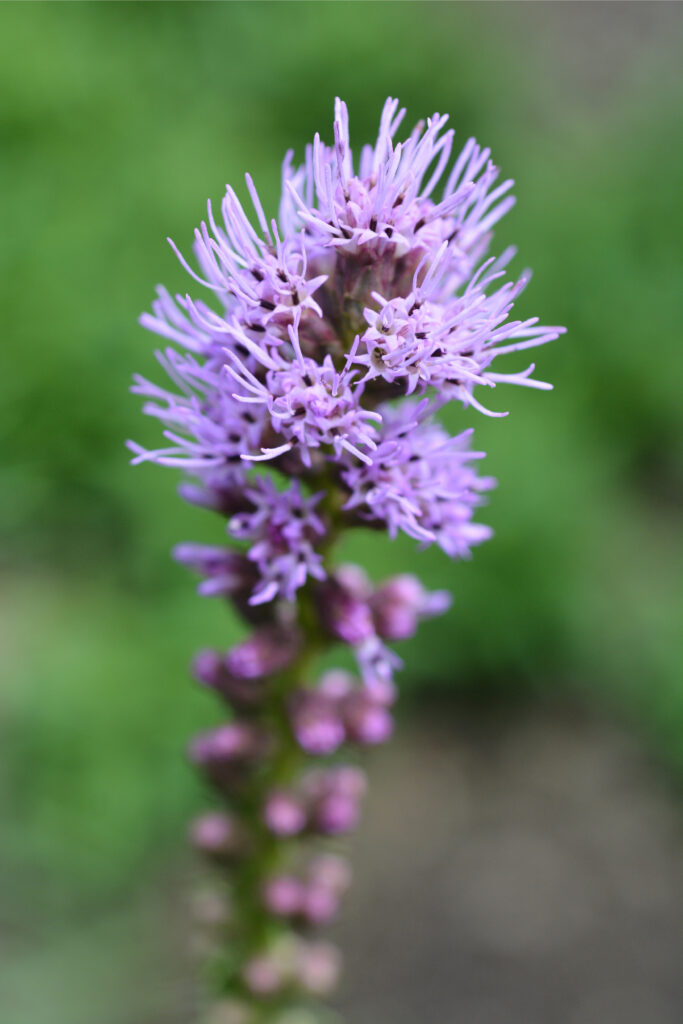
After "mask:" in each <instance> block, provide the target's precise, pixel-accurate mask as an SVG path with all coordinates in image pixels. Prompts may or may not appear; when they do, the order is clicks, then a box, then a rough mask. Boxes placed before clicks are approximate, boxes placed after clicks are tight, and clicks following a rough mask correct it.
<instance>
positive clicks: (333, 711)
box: [291, 690, 345, 755]
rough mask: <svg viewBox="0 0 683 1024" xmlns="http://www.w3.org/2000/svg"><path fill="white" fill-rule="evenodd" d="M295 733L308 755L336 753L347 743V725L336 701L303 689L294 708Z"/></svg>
mask: <svg viewBox="0 0 683 1024" xmlns="http://www.w3.org/2000/svg"><path fill="white" fill-rule="evenodd" d="M291 723H292V730H293V732H294V735H295V736H296V740H297V743H298V744H299V746H300V747H301V748H302V749H303V750H305V751H306V752H307V753H308V754H316V755H325V754H333V753H334V752H335V750H337V749H338V748H339V747H340V746H341V744H342V743H343V742H344V736H345V733H344V724H343V722H342V721H341V719H340V716H339V706H338V703H337V701H335V700H332V699H330V698H329V697H327V696H326V695H325V694H324V693H321V692H319V691H314V690H301V691H299V693H297V694H296V696H295V698H294V700H293V701H292V705H291Z"/></svg>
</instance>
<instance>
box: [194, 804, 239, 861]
mask: <svg viewBox="0 0 683 1024" xmlns="http://www.w3.org/2000/svg"><path fill="white" fill-rule="evenodd" d="M190 837H191V840H192V843H193V845H194V846H195V847H196V848H197V849H198V850H199V851H200V852H201V853H204V854H206V855H207V856H208V857H212V858H215V859H217V860H228V859H230V858H231V857H235V856H238V855H239V854H240V853H242V852H244V849H245V836H244V832H243V830H242V828H241V826H240V824H239V822H238V821H237V819H236V818H235V817H234V816H233V815H232V814H227V813H225V812H223V813H221V812H217V811H215V812H209V813H207V814H202V815H201V816H200V817H199V818H196V819H195V821H194V822H193V823H192V826H191V829H190Z"/></svg>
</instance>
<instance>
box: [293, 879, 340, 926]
mask: <svg viewBox="0 0 683 1024" xmlns="http://www.w3.org/2000/svg"><path fill="white" fill-rule="evenodd" d="M338 911H339V896H338V894H337V893H336V892H335V891H334V890H333V889H329V888H327V887H326V886H324V885H308V886H306V887H305V888H304V890H303V893H302V899H301V903H300V912H301V914H302V916H303V917H305V918H306V920H307V921H308V923H309V924H313V925H318V926H320V925H324V924H328V923H329V922H330V921H332V919H333V918H334V917H336V915H337V913H338Z"/></svg>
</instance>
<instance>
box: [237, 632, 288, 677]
mask: <svg viewBox="0 0 683 1024" xmlns="http://www.w3.org/2000/svg"><path fill="white" fill-rule="evenodd" d="M298 642H299V638H298V635H297V634H296V632H295V631H293V630H285V629H279V628H277V627H265V628H263V629H260V630H258V631H257V632H256V633H254V634H253V635H252V636H250V637H248V638H247V639H246V640H243V641H242V643H240V644H237V646H236V647H233V649H232V650H231V651H230V652H229V653H228V654H227V655H226V658H225V664H226V668H227V670H228V672H230V673H231V675H233V676H235V677H236V678H237V679H260V678H262V677H264V676H271V675H276V674H277V673H278V672H282V671H283V670H284V669H285V668H287V666H288V665H289V664H290V663H291V662H292V661H293V659H294V657H295V656H296V653H297V649H298Z"/></svg>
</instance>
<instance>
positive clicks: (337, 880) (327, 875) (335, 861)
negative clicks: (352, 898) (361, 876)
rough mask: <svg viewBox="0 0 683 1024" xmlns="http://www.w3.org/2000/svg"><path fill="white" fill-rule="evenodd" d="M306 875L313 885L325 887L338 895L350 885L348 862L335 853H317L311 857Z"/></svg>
mask: <svg viewBox="0 0 683 1024" xmlns="http://www.w3.org/2000/svg"><path fill="white" fill-rule="evenodd" d="M306 874H307V877H308V879H309V880H310V881H311V882H312V883H313V884H314V885H321V886H325V887H326V888H327V889H331V890H332V891H333V892H335V893H337V894H338V895H342V894H343V893H345V892H346V890H347V889H348V888H349V886H350V885H351V868H350V866H349V862H348V861H347V860H346V859H345V858H344V857H340V856H339V855H338V854H336V853H319V854H317V855H316V856H315V857H312V858H311V860H310V861H309V862H308V865H307V868H306Z"/></svg>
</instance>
